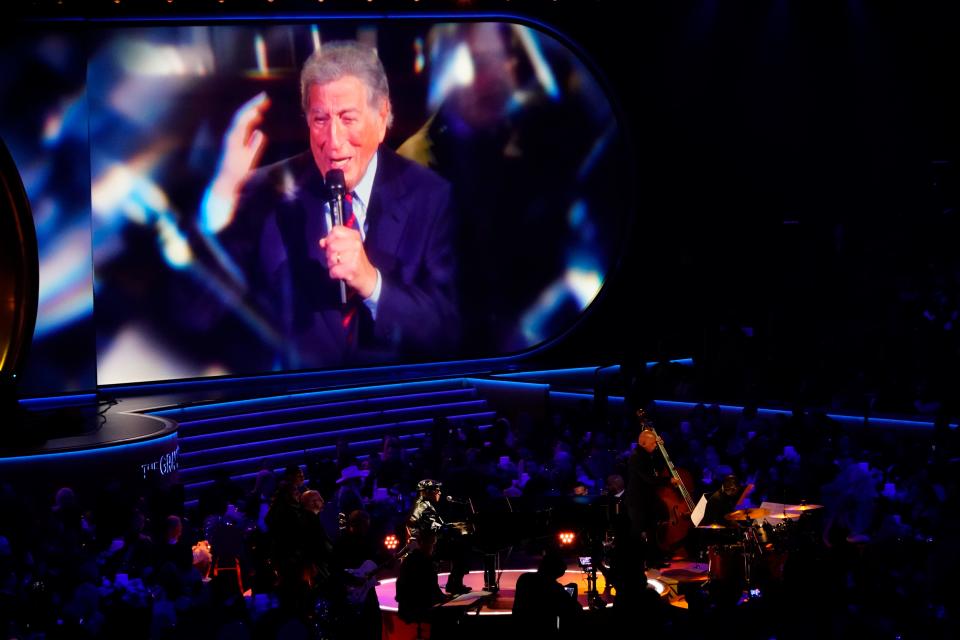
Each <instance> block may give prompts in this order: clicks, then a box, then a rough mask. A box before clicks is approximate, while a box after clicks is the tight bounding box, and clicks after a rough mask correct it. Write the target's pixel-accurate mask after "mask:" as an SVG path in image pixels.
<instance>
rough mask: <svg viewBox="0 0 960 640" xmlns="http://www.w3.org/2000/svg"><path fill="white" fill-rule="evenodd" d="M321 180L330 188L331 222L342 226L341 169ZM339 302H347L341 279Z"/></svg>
mask: <svg viewBox="0 0 960 640" xmlns="http://www.w3.org/2000/svg"><path fill="white" fill-rule="evenodd" d="M323 181H324V183H326V185H327V189H329V190H330V196H331V197H330V213H332V214H333V224H334V225H336V226H343V195H344V194H345V193H346V192H347V186H346V184H345V183H344V180H343V171H341V170H340V169H330V171H327V175H326V176H324V178H323ZM340 304H347V283H346V282H344V281H343V280H341V281H340Z"/></svg>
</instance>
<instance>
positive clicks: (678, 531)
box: [637, 409, 696, 553]
mask: <svg viewBox="0 0 960 640" xmlns="http://www.w3.org/2000/svg"><path fill="white" fill-rule="evenodd" d="M637 416H638V417H639V418H640V425H641V427H642V428H643V429H644V430H647V429H649V430H650V431H652V432H653V435H654V436H656V438H657V448H658V449H660V453H661V455H663V459H664V461H665V462H666V463H667V470H668V471H669V473H670V475H671V477H673V478H676V480H677V482H676V484H670V485H667V486H663V487H659V488H658V489H657V497H658V498H660V501H661V502H662V503H663V505H664V507H666V513H667V517H666V519H665V520H664V521H662V522H661V523H660V524H659V526H658V527H657V546H659V547H660V549H661V550H662V551H664V552H666V553H673V552H674V551H676V549H677V548H678V547H679V546H680V544H681V543H682V542H683V541H684V540H685V539H686V537H687V535H688V534H689V533H690V529H692V528H693V521H692V520H691V519H690V514H692V513H693V509H694V508H695V507H696V504H695V503H694V501H693V497H692V496H691V495H690V491H689V490H688V489H687V487H693V486H694V485H693V476H691V475H690V472H689V471H687V470H686V469H683V468H680V469H678V468H677V467H675V466H674V464H673V460H671V459H670V454H668V453H667V448H666V447H665V446H664V444H663V439H662V438H661V437H660V435H659V434H658V433H657V430H656V429H654V428H653V425H652V424H651V423H650V421H649V420H648V419H647V418H646V415H645V414H644V411H643V409H639V410H638V411H637Z"/></svg>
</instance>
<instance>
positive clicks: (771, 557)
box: [697, 503, 823, 591]
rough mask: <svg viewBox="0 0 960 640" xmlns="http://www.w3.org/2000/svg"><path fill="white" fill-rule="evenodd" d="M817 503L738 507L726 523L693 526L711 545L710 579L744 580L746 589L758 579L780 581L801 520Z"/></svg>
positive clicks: (709, 551) (708, 549)
mask: <svg viewBox="0 0 960 640" xmlns="http://www.w3.org/2000/svg"><path fill="white" fill-rule="evenodd" d="M822 508H823V505H819V504H807V503H801V504H785V505H782V506H781V505H778V508H777V509H776V510H775V511H774V510H771V509H768V508H753V509H739V510H737V511H733V512H731V513H728V514H727V515H726V516H724V520H726V524H709V525H702V526H699V527H697V528H698V529H699V530H701V531H702V532H703V534H704V536H705V537H706V538H708V539H710V538H712V542H714V544H709V545H707V558H708V559H709V568H708V573H709V576H710V580H711V581H713V580H715V581H717V582H744V583H746V586H747V589H748V591H749V590H750V589H752V587H753V585H754V582H755V581H756V580H757V579H758V578H760V577H761V576H762V578H761V579H769V580H774V581H780V580H782V579H783V569H784V565H785V564H786V560H787V557H788V556H789V554H790V553H791V552H792V551H794V550H795V547H796V540H797V537H798V533H799V529H800V527H801V525H802V523H803V522H804V520H805V516H807V515H808V514H809V513H810V512H811V511H815V510H817V509H822Z"/></svg>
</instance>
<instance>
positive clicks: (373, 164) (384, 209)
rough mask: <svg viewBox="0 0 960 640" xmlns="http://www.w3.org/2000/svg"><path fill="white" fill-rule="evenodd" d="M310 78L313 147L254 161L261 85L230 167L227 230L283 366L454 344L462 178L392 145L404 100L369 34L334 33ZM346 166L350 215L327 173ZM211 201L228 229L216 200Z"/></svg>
mask: <svg viewBox="0 0 960 640" xmlns="http://www.w3.org/2000/svg"><path fill="white" fill-rule="evenodd" d="M300 85H301V96H302V105H303V109H304V113H305V116H306V120H307V126H308V131H309V141H310V149H309V151H307V152H304V153H302V154H300V155H297V156H294V157H292V158H288V159H286V160H282V161H280V162H278V163H275V164H272V165H269V166H266V167H263V168H260V169H257V170H256V171H253V172H252V173H249V174H247V173H246V171H245V170H244V166H246V168H249V167H252V166H253V165H254V164H255V163H256V159H257V158H258V157H259V154H260V152H261V150H262V147H263V144H264V136H263V135H262V134H261V133H260V132H259V131H258V130H256V129H255V127H256V126H257V124H258V123H259V121H260V120H261V119H262V117H263V113H264V111H265V110H266V108H267V107H268V105H269V102H268V100H266V98H265V97H263V96H262V95H261V96H258V97H257V98H255V99H254V100H252V101H250V102H248V103H247V105H245V106H244V107H243V108H242V109H241V110H240V111H239V112H238V114H237V116H236V118H235V120H234V124H233V127H232V128H231V133H229V134H228V135H227V150H226V152H225V157H224V162H223V165H222V167H221V170H220V172H219V173H218V179H224V178H225V177H226V179H225V182H227V183H228V184H229V176H231V175H233V176H239V175H243V178H242V179H240V180H239V183H240V184H242V187H241V188H240V189H239V196H238V200H237V204H236V210H235V214H234V215H232V216H230V217H229V218H227V219H225V220H224V222H225V223H226V224H223V227H225V228H224V233H223V234H222V235H221V237H222V239H223V241H224V245H225V246H226V247H228V249H229V250H230V252H231V253H232V254H234V255H235V256H236V257H237V259H238V261H239V263H240V266H241V269H242V270H243V271H244V272H246V273H247V277H248V279H249V283H248V284H249V287H250V290H251V291H252V292H254V295H255V297H258V298H259V299H260V302H261V304H263V305H264V306H266V307H267V308H268V309H269V310H270V313H271V315H272V316H273V317H274V318H275V322H276V323H277V329H278V333H279V334H280V335H282V336H283V338H284V339H283V351H284V353H282V354H279V355H280V356H281V360H282V364H283V366H284V367H286V368H305V367H325V366H336V365H340V364H347V363H349V364H354V363H370V362H384V361H388V360H392V359H395V358H396V357H397V356H398V355H401V356H411V355H412V356H418V355H419V356H424V355H427V356H437V355H442V354H446V353H449V352H450V351H452V349H453V348H454V346H455V344H456V341H457V338H458V334H459V316H458V312H457V305H456V302H455V290H454V289H455V287H454V250H453V244H452V243H453V228H452V225H453V216H452V215H451V213H450V210H449V209H450V188H449V185H448V183H447V182H445V181H444V180H443V179H442V178H440V177H438V176H437V175H436V174H434V173H433V172H431V171H429V170H426V169H424V168H422V167H420V166H419V165H416V164H415V163H413V162H410V161H408V160H405V159H403V158H400V157H399V156H397V155H396V154H395V153H394V152H393V151H391V150H390V149H388V148H386V147H385V146H383V145H382V143H383V140H384V137H385V135H386V131H387V127H388V126H389V125H390V121H391V118H392V113H391V105H390V96H389V90H388V86H387V78H386V74H385V72H384V70H383V66H382V64H381V63H380V60H379V59H378V58H377V55H376V53H375V52H374V51H373V50H372V49H370V48H368V47H364V46H362V45H360V44H357V43H352V42H342V43H332V44H327V45H325V46H324V47H323V49H322V50H320V51H317V52H316V53H314V54H313V55H312V56H310V58H309V59H308V60H307V61H306V63H305V64H304V66H303V70H302V72H301V77H300ZM333 169H339V170H341V171H342V172H343V177H344V185H345V193H346V197H345V199H344V213H343V224H341V225H337V224H336V223H335V221H334V219H333V216H332V213H331V207H330V204H329V200H330V197H331V194H330V192H329V189H328V188H327V185H325V182H324V177H325V176H327V175H328V173H329V172H330V171H331V170H333ZM217 189H218V182H217V181H215V182H214V185H213V186H212V188H211V192H212V193H214V195H216V191H217ZM221 191H224V190H221ZM225 191H228V192H229V186H228V188H227V189H226V190H225ZM234 192H236V191H234ZM205 209H206V210H208V211H207V212H205V215H208V217H209V218H210V219H213V220H214V223H213V224H211V223H209V222H207V221H205V222H204V226H205V227H206V228H208V229H212V230H216V227H217V226H218V224H217V222H216V220H215V218H216V217H217V216H216V209H217V207H216V206H213V207H209V206H208V207H206V208H205ZM231 209H232V207H231ZM209 211H212V212H213V213H212V214H210V213H209ZM351 214H352V215H351ZM221 224H222V223H221ZM227 225H229V226H227ZM340 282H343V283H345V285H346V290H347V293H348V296H347V297H348V300H347V303H346V304H343V303H342V302H341V296H340ZM275 355H276V354H275Z"/></svg>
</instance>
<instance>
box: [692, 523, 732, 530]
mask: <svg viewBox="0 0 960 640" xmlns="http://www.w3.org/2000/svg"><path fill="white" fill-rule="evenodd" d="M697 529H726V527H725V526H723V525H722V524H701V525H700V526H699V527H697Z"/></svg>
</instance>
